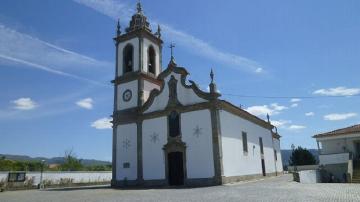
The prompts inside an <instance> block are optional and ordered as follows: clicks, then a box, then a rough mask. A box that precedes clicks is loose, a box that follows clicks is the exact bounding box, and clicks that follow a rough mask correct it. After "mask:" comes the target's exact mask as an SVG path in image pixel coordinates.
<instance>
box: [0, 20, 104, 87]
mask: <svg viewBox="0 0 360 202" xmlns="http://www.w3.org/2000/svg"><path fill="white" fill-rule="evenodd" d="M0 44H1V46H0V63H4V62H9V61H10V62H12V63H15V64H22V66H23V65H26V67H32V68H36V69H39V70H43V71H46V72H49V73H53V74H57V75H61V76H66V77H70V78H74V79H78V80H83V81H87V82H91V83H97V84H99V83H98V82H96V81H92V80H90V79H87V78H84V77H81V76H78V75H76V74H79V72H77V73H76V74H74V73H67V72H64V71H63V70H64V69H67V70H68V71H70V70H71V71H72V72H76V71H78V70H80V69H81V68H89V67H90V68H91V67H93V69H95V68H94V67H96V68H97V67H108V66H110V65H111V63H108V62H103V61H98V60H96V59H93V58H90V57H87V56H85V55H81V54H78V53H75V52H72V51H70V50H66V49H64V48H61V47H59V46H56V45H54V44H51V43H48V42H45V41H42V40H40V39H37V38H35V37H32V36H30V35H27V34H24V33H20V32H18V31H16V30H13V29H11V28H9V27H6V26H5V25H2V24H0ZM74 67H76V68H74ZM77 69H78V70H77ZM97 69H101V68H97Z"/></svg>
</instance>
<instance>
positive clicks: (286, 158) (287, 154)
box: [281, 149, 319, 166]
mask: <svg viewBox="0 0 360 202" xmlns="http://www.w3.org/2000/svg"><path fill="white" fill-rule="evenodd" d="M308 150H309V151H310V152H311V153H312V154H313V155H314V157H315V159H316V161H317V162H319V152H318V150H317V149H308ZM291 153H292V150H291V149H283V150H281V156H282V161H283V165H284V166H288V165H289V161H290V156H291Z"/></svg>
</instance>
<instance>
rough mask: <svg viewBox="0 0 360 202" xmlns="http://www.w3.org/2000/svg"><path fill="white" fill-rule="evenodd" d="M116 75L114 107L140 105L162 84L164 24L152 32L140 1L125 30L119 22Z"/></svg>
mask: <svg viewBox="0 0 360 202" xmlns="http://www.w3.org/2000/svg"><path fill="white" fill-rule="evenodd" d="M114 41H115V44H116V75H115V80H114V81H113V83H114V84H115V88H116V90H115V106H114V108H115V109H114V111H122V110H128V109H132V108H138V107H141V106H142V105H143V104H144V102H145V101H146V100H147V99H148V97H149V95H150V92H151V90H153V89H154V88H157V89H159V88H160V82H159V81H158V80H157V76H158V75H159V74H160V73H161V71H162V68H161V52H162V43H163V41H162V40H161V28H160V26H159V25H158V27H157V31H156V32H155V33H153V32H152V30H151V28H150V23H149V22H148V20H147V17H146V16H145V15H144V12H143V9H142V6H141V4H140V2H139V3H137V7H136V13H135V14H134V15H133V16H132V17H131V21H130V23H129V26H128V27H127V28H126V29H125V33H122V32H121V27H120V23H119V22H118V24H117V30H116V37H115V38H114Z"/></svg>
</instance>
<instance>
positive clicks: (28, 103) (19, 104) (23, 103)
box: [12, 98, 37, 110]
mask: <svg viewBox="0 0 360 202" xmlns="http://www.w3.org/2000/svg"><path fill="white" fill-rule="evenodd" d="M12 103H14V104H15V106H14V108H15V109H18V110H31V109H34V108H35V107H37V104H36V103H35V102H34V101H33V100H31V98H19V99H17V100H14V101H12Z"/></svg>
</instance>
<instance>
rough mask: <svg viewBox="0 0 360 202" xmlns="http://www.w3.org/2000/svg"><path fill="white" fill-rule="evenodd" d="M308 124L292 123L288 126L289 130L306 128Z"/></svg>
mask: <svg viewBox="0 0 360 202" xmlns="http://www.w3.org/2000/svg"><path fill="white" fill-rule="evenodd" d="M305 128H306V126H302V125H290V126H289V127H288V129H289V130H301V129H305Z"/></svg>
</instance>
